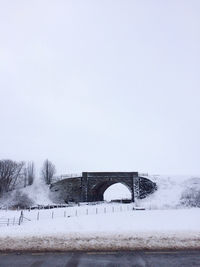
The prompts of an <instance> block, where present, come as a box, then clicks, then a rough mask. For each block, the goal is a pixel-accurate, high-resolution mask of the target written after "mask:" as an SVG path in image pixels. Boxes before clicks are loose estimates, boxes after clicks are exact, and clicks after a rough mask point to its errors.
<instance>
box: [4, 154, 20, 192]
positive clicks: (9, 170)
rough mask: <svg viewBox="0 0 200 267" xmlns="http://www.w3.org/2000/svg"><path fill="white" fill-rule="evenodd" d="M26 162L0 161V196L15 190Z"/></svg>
mask: <svg viewBox="0 0 200 267" xmlns="http://www.w3.org/2000/svg"><path fill="white" fill-rule="evenodd" d="M23 167H24V162H16V161H12V160H9V159H7V160H0V196H1V195H2V194H3V193H5V192H8V191H11V190H13V189H15V186H16V183H17V181H18V179H19V178H20V177H21V172H22V170H23Z"/></svg>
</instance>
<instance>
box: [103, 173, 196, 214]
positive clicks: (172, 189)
mask: <svg viewBox="0 0 200 267" xmlns="http://www.w3.org/2000/svg"><path fill="white" fill-rule="evenodd" d="M147 178H148V179H150V180H152V181H153V182H156V184H157V187H158V190H157V191H156V192H154V193H153V194H152V195H149V196H148V197H146V198H144V199H142V200H137V201H136V204H137V205H139V206H143V207H145V208H146V209H176V208H185V207H200V178H198V177H189V176H160V175H154V176H153V175H151V176H148V177H147ZM104 198H105V199H106V200H107V201H110V200H112V199H120V198H129V199H130V198H131V193H130V191H129V189H128V188H127V187H126V186H124V185H122V184H114V185H112V186H110V187H109V188H108V189H107V190H106V191H105V193H104Z"/></svg>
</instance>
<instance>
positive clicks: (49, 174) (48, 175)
mask: <svg viewBox="0 0 200 267" xmlns="http://www.w3.org/2000/svg"><path fill="white" fill-rule="evenodd" d="M55 173H56V168H55V165H54V164H53V163H52V162H51V161H49V160H48V159H46V160H45V161H44V164H43V167H42V171H41V175H42V178H43V179H44V181H45V183H46V184H51V182H52V178H53V176H54V174H55Z"/></svg>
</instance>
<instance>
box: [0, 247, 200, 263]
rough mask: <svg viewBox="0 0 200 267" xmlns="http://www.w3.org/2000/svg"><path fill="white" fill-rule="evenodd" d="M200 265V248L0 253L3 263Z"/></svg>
mask: <svg viewBox="0 0 200 267" xmlns="http://www.w3.org/2000/svg"><path fill="white" fill-rule="evenodd" d="M7 266H8V267H23V266H27V267H40V266H41V267H61V266H62V267H76V266H78V267H86V266H87V267H100V266H101V267H103V266H106V267H115V266H117V267H119V266H123V267H126V266H129V267H130V266H137V267H140V266H141V267H162V266H164V267H165V266H166V267H179V266H181V267H183V266H185V267H190V266H198V267H200V251H127V252H63V253H21V254H17V253H7V254H6V253H0V267H7Z"/></svg>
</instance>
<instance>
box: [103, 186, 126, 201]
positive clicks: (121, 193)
mask: <svg viewBox="0 0 200 267" xmlns="http://www.w3.org/2000/svg"><path fill="white" fill-rule="evenodd" d="M103 199H104V201H113V200H125V199H126V200H131V190H130V188H129V187H128V186H127V185H125V184H124V183H115V184H113V185H111V186H109V187H108V188H107V189H106V190H105V191H104V193H103Z"/></svg>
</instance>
